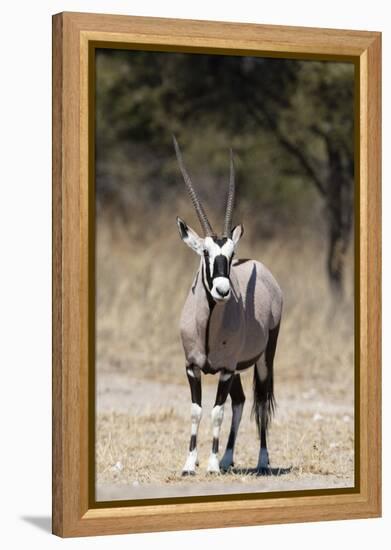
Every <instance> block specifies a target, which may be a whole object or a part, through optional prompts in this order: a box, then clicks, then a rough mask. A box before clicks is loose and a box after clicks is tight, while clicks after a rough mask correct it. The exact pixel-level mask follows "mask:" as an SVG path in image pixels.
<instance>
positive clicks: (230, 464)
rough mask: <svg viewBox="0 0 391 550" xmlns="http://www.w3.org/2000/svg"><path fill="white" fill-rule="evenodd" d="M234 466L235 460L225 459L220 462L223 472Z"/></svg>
mask: <svg viewBox="0 0 391 550" xmlns="http://www.w3.org/2000/svg"><path fill="white" fill-rule="evenodd" d="M233 467H234V463H233V462H224V461H223V460H222V461H221V462H220V470H221V471H222V472H229V471H230V470H232V468H233Z"/></svg>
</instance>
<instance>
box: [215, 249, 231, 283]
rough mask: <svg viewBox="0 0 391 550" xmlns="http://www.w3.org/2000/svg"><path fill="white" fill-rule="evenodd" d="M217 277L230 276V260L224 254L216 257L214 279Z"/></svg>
mask: <svg viewBox="0 0 391 550" xmlns="http://www.w3.org/2000/svg"><path fill="white" fill-rule="evenodd" d="M215 277H228V260H227V258H226V257H225V256H224V255H223V254H219V255H218V256H216V257H215V261H214V266H213V279H214V278H215Z"/></svg>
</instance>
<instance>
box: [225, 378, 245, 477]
mask: <svg viewBox="0 0 391 550" xmlns="http://www.w3.org/2000/svg"><path fill="white" fill-rule="evenodd" d="M229 394H230V396H231V401H232V423H231V430H230V432H229V437H228V442H227V448H226V449H225V453H224V456H223V458H222V459H221V461H220V468H221V469H222V470H223V471H227V470H229V468H231V467H232V466H233V465H234V448H235V441H236V436H237V434H238V430H239V424H240V420H241V418H242V412H243V406H244V402H245V400H246V398H245V395H244V392H243V387H242V382H241V380H240V374H235V375H234V377H233V380H232V385H231V389H230V392H229Z"/></svg>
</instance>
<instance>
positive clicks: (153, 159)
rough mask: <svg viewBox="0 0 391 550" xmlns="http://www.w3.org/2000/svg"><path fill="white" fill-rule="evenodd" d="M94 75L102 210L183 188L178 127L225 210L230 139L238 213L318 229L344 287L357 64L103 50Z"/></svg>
mask: <svg viewBox="0 0 391 550" xmlns="http://www.w3.org/2000/svg"><path fill="white" fill-rule="evenodd" d="M96 78H97V81H96V82H97V84H96V158H97V163H96V189H97V207H98V211H99V209H102V208H104V209H105V212H106V214H108V213H110V214H109V215H110V216H114V217H115V218H116V219H117V220H122V221H124V222H125V223H126V222H127V221H129V218H131V217H132V215H134V213H135V212H136V211H139V212H140V211H143V212H149V211H150V209H152V210H153V211H156V209H157V208H160V207H161V206H162V205H164V204H165V203H166V204H167V203H172V202H173V201H174V202H175V201H177V200H178V199H179V200H180V199H183V198H184V197H185V193H186V192H185V189H184V185H183V182H182V180H181V177H180V174H179V170H178V166H177V163H176V159H175V154H174V150H173V145H172V134H176V136H177V138H178V140H179V143H180V145H181V147H182V149H183V152H184V155H185V162H186V164H187V166H188V169H189V171H190V173H191V175H192V177H193V181H194V183H195V185H196V186H197V189H198V190H199V193H200V195H201V197H202V198H203V200H204V202H205V207H206V209H207V212H208V213H210V214H211V218H212V220H213V219H214V217H215V218H217V219H220V217H221V216H222V210H223V204H224V201H225V193H226V185H227V180H228V166H229V163H228V150H229V148H230V147H232V148H233V149H234V152H235V156H236V170H237V187H238V195H237V197H238V198H237V205H236V213H237V216H236V218H239V217H241V218H242V219H241V220H237V221H244V222H246V221H247V220H251V226H252V229H253V231H254V232H255V234H259V235H262V238H273V237H275V235H276V234H277V235H282V234H286V233H287V232H288V233H291V234H292V233H296V234H300V232H301V231H303V230H304V229H309V230H311V231H314V232H318V233H321V234H322V235H323V237H324V239H325V247H324V251H322V261H323V262H324V266H325V269H326V270H327V276H328V280H329V284H330V285H331V288H332V289H333V290H334V291H335V292H336V293H338V294H340V293H341V292H342V290H343V278H344V262H345V256H346V253H347V250H348V245H349V241H350V239H351V237H352V226H353V221H354V220H353V214H354V209H353V188H354V185H353V183H354V174H353V171H354V160H353V150H354V66H353V65H352V64H350V63H339V62H338V63H336V62H326V61H324V62H320V61H307V60H306V61H299V60H289V59H271V58H261V57H240V56H218V55H201V54H181V53H173V52H163V53H156V52H147V51H122V50H104V49H101V50H98V51H97V59H96ZM178 213H179V212H178ZM219 216H220V217H219ZM217 227H218V224H217ZM196 228H197V226H196ZM218 230H219V229H218ZM134 231H136V228H134Z"/></svg>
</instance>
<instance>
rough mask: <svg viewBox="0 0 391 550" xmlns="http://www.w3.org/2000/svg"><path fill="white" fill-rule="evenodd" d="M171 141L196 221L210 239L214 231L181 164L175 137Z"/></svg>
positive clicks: (180, 155)
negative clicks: (198, 221)
mask: <svg viewBox="0 0 391 550" xmlns="http://www.w3.org/2000/svg"><path fill="white" fill-rule="evenodd" d="M172 139H173V141H174V147H175V153H176V158H177V160H178V164H179V168H180V169H181V172H182V176H183V179H184V182H185V184H186V187H187V190H188V192H189V195H190V199H191V202H192V203H193V206H194V209H195V211H196V213H197V216H198V219H199V220H200V224H201V227H202V229H203V230H204V233H205V235H206V236H207V237H211V236H212V235H214V231H213V229H212V226H211V225H210V223H209V220H208V218H207V216H206V214H205V210H204V209H203V206H202V204H201V202H200V200H199V198H198V196H197V193H196V191H195V189H194V187H193V184H192V183H191V179H190V176H189V174H188V173H187V170H186V168H185V165H184V163H183V159H182V153H181V150H180V148H179V145H178V142H177V140H176V138H175V136H172Z"/></svg>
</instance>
